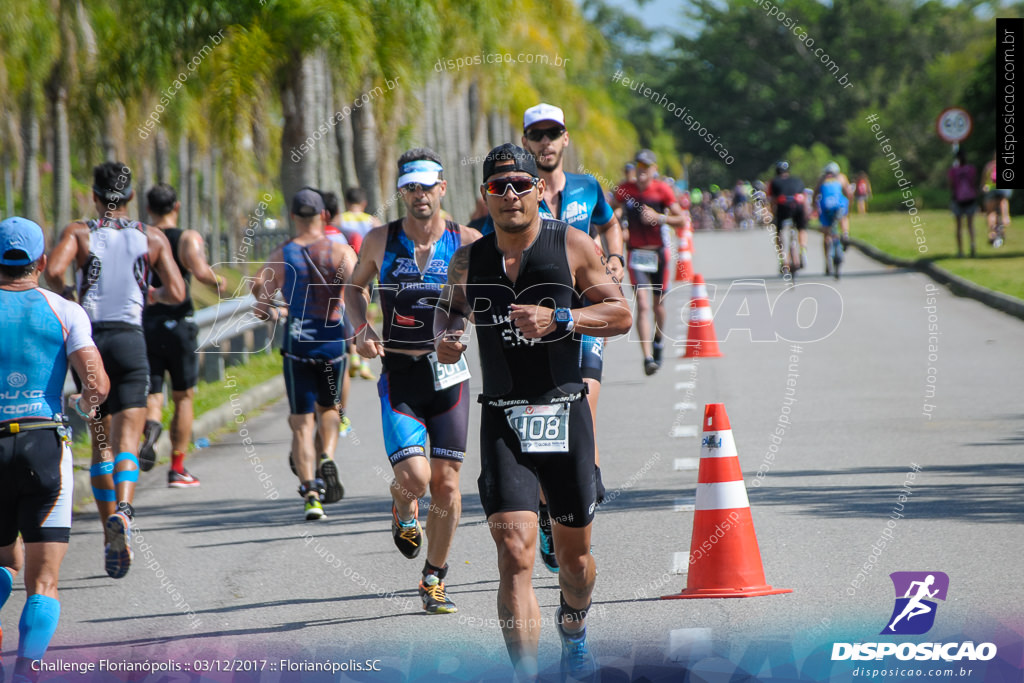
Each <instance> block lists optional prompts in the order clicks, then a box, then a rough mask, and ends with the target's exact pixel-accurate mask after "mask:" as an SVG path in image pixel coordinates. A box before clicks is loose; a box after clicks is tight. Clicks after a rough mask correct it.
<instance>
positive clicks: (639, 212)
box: [612, 149, 686, 375]
mask: <svg viewBox="0 0 1024 683" xmlns="http://www.w3.org/2000/svg"><path fill="white" fill-rule="evenodd" d="M657 171H658V167H657V163H656V158H655V156H654V152H652V151H651V150H649V149H642V150H640V151H639V152H637V155H636V182H625V183H622V184H621V185H619V186H618V187H617V188H616V189H615V197H614V198H613V201H612V206H613V207H614V208H616V209H620V208H621V209H622V210H623V215H624V218H625V222H626V223H627V229H626V230H624V233H625V234H626V236H627V237H626V244H627V246H628V248H629V261H628V266H629V280H630V282H631V283H632V284H633V286H634V287H636V301H637V315H636V330H637V334H638V335H639V336H640V348H641V349H642V351H643V354H644V373H645V374H647V375H653V374H654V373H656V372H657V371H658V368H660V367H661V356H662V351H663V349H664V344H663V343H662V330H663V329H664V327H665V302H664V299H665V295H666V294H667V293H668V285H669V284H670V283H671V279H670V277H669V264H670V263H671V258H670V253H669V226H672V227H674V226H677V225H679V226H682V225H684V224H685V223H686V213H685V212H684V211H683V209H682V207H680V206H679V202H677V201H676V195H675V192H673V191H672V188H671V187H669V186H668V184H666V183H664V182H662V181H660V180H656V179H655V175H656V174H657ZM650 290H655V292H656V294H657V295H656V296H655V297H654V304H653V308H654V333H653V335H652V334H651V319H650V311H651V307H652V306H651V296H652V294H651V291H650Z"/></svg>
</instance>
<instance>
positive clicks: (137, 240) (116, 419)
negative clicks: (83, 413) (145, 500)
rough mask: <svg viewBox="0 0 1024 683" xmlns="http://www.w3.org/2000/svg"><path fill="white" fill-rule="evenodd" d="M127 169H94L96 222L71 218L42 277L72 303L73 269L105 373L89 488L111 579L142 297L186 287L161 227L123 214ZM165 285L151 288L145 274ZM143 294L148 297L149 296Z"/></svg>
mask: <svg viewBox="0 0 1024 683" xmlns="http://www.w3.org/2000/svg"><path fill="white" fill-rule="evenodd" d="M131 183H132V180H131V170H130V169H129V168H128V167H127V166H125V165H124V164H123V163H121V162H116V161H110V162H106V163H103V164H100V165H99V166H97V167H96V168H95V169H93V187H92V190H93V195H92V196H93V202H94V203H95V207H96V213H97V214H98V215H99V216H100V218H99V220H90V221H76V222H74V223H71V224H70V225H68V226H67V227H66V228H64V231H63V232H62V233H61V236H60V239H59V240H58V241H57V245H56V246H55V247H54V248H53V251H52V252H50V257H49V263H48V264H47V266H46V280H47V282H48V283H49V285H50V287H51V288H52V289H54V290H55V291H58V292H63V293H64V294H65V296H68V297H69V298H70V295H71V294H73V290H71V291H69V290H70V288H65V282H64V273H65V272H66V271H67V269H68V267H69V266H72V265H73V266H74V267H75V270H76V271H77V272H76V279H77V282H78V285H79V288H78V292H79V294H80V296H81V303H82V306H83V308H85V310H86V313H87V314H88V316H89V319H90V320H91V321H92V324H93V340H94V341H95V342H96V346H97V347H98V348H99V351H100V356H101V357H102V358H103V365H104V367H105V368H106V370H107V373H108V375H109V376H110V384H111V387H110V395H109V396H108V398H107V400H106V402H105V403H103V404H102V405H101V406H100V407H99V415H100V418H99V419H97V420H93V421H92V422H91V423H90V425H89V426H90V429H91V431H92V469H91V472H90V473H91V475H92V489H93V497H94V498H95V499H96V507H97V508H98V509H99V512H100V518H101V519H102V520H103V522H104V531H105V550H104V552H105V562H106V570H107V574H108V575H110V576H111V578H115V579H119V578H121V577H123V576H124V575H125V574H126V573H127V572H128V568H129V567H130V566H131V559H132V552H131V546H130V540H131V528H130V523H131V519H132V516H133V514H134V510H133V509H132V506H131V503H132V500H133V498H134V494H135V482H136V481H138V477H139V461H138V451H139V437H140V436H141V435H142V428H143V425H144V423H145V421H146V397H147V395H148V393H149V363H148V361H147V358H146V340H145V336H144V335H143V332H142V308H143V306H144V305H145V303H146V301H147V298H148V299H149V300H150V301H160V302H163V303H168V304H177V303H180V302H181V301H183V300H184V298H185V282H184V280H182V278H181V273H180V272H179V271H178V268H177V266H176V265H175V263H174V255H173V254H172V253H171V245H170V243H169V242H168V241H167V237H165V236H164V234H163V233H162V232H161V231H160V230H154V229H150V230H147V229H146V226H145V225H143V224H141V223H138V222H136V221H133V220H131V219H130V218H129V217H128V210H127V206H128V203H129V202H130V201H131V200H132V197H133V196H134V195H135V193H134V192H133V190H132V188H131ZM150 268H153V269H154V270H155V271H156V273H157V274H158V275H159V276H160V280H161V281H162V282H163V286H162V287H159V288H155V289H150V288H149V269H150ZM147 294H148V296H147Z"/></svg>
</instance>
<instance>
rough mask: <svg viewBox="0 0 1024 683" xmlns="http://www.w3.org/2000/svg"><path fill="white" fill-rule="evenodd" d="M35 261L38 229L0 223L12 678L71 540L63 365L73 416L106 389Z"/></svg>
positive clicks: (3, 476)
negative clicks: (18, 581) (16, 617)
mask: <svg viewBox="0 0 1024 683" xmlns="http://www.w3.org/2000/svg"><path fill="white" fill-rule="evenodd" d="M45 265H46V257H45V256H44V255H43V230H42V228H40V227H39V226H38V225H36V224H35V223H34V222H32V221H30V220H28V219H25V218H19V217H17V216H14V217H11V218H8V219H7V220H5V221H3V222H2V223H0V329H3V333H4V338H5V341H4V343H2V344H0V608H2V607H3V606H4V603H5V602H7V598H9V597H10V595H11V590H12V588H13V586H12V584H13V581H14V577H15V575H16V574H17V573H18V571H19V570H21V569H22V567H23V566H24V569H25V593H26V594H27V596H28V597H27V599H26V600H25V607H24V608H23V609H22V612H21V621H20V623H19V631H20V638H19V640H18V658H17V660H16V662H15V665H14V678H13V680H15V681H20V680H24V681H34V680H36V678H38V671H39V665H38V664H37V662H38V660H40V659H42V658H43V655H44V654H45V653H46V649H47V647H49V645H50V640H51V639H52V638H53V634H54V632H55V631H56V629H57V620H58V619H59V617H60V602H59V601H58V600H57V597H58V596H57V580H58V574H59V573H60V565H61V561H62V560H63V559H64V554H65V553H66V552H67V549H68V540H69V538H70V534H71V499H72V492H73V488H74V478H73V475H72V462H71V444H70V441H71V434H70V432H69V431H68V428H67V423H66V421H65V420H64V417H63V415H62V413H63V412H64V408H63V406H62V405H61V404H62V400H63V396H62V394H63V389H64V379H65V375H66V374H67V368H68V364H69V362H70V364H71V365H72V366H73V367H74V369H75V371H76V372H78V374H79V376H81V377H83V378H84V383H83V387H82V395H81V396H78V397H73V401H72V403H73V405H74V407H75V409H76V410H78V412H79V414H81V415H83V417H85V416H91V415H92V413H93V407H95V406H99V405H100V404H101V403H102V402H103V401H104V400H106V397H107V391H108V390H109V388H110V382H109V380H108V379H107V375H106V373H105V372H104V370H103V361H102V360H101V359H100V353H99V351H98V350H97V348H96V345H95V344H94V343H93V341H92V336H91V326H90V324H89V318H88V317H87V316H86V314H85V311H84V310H82V308H81V306H79V305H78V304H75V303H73V302H70V301H65V300H64V299H62V298H61V297H60V295H59V294H54V293H53V292H48V291H46V290H44V289H39V274H40V273H41V272H42V270H43V268H44V267H45ZM12 341H13V342H15V343H12ZM19 534H20V535H21V539H22V541H24V547H22V545H21V543H19V541H18V535H19ZM33 666H34V668H33ZM0 678H3V667H2V666H0Z"/></svg>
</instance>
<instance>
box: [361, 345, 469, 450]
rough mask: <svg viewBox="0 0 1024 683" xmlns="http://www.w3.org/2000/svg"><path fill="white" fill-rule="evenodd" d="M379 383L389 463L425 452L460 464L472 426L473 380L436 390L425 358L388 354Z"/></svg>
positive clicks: (428, 362) (384, 359) (378, 388)
mask: <svg viewBox="0 0 1024 683" xmlns="http://www.w3.org/2000/svg"><path fill="white" fill-rule="evenodd" d="M383 366H384V372H382V373H381V374H380V379H379V380H378V381H377V395H378V396H379V397H380V414H381V424H382V425H383V428H384V447H385V448H386V449H387V452H388V461H390V463H391V466H392V467H394V466H395V465H397V464H398V463H400V462H402V461H403V460H407V459H408V458H412V457H416V456H421V455H422V456H426V455H427V439H428V438H429V439H430V457H431V458H439V459H441V460H451V461H453V462H458V463H461V462H462V461H463V459H464V458H465V456H466V437H467V432H468V430H469V400H468V398H467V394H468V393H469V380H465V381H463V382H460V383H459V384H456V385H454V386H450V387H448V388H447V389H441V390H440V391H437V390H435V389H434V374H433V372H432V371H431V367H430V361H429V360H427V358H426V357H425V356H417V357H413V356H410V355H408V354H401V353H394V352H393V353H389V354H386V355H385V356H384V358H383Z"/></svg>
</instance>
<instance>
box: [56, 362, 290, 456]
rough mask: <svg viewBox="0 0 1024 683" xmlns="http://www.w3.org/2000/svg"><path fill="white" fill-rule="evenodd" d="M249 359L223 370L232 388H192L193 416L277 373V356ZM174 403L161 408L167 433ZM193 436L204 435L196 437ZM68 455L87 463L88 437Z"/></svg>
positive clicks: (80, 438) (77, 437)
mask: <svg viewBox="0 0 1024 683" xmlns="http://www.w3.org/2000/svg"><path fill="white" fill-rule="evenodd" d="M248 358H249V360H248V362H247V363H245V364H244V365H235V366H232V367H230V368H227V373H228V374H230V375H231V376H232V378H233V381H234V382H235V386H233V387H228V386H225V382H226V380H222V381H220V382H200V383H199V386H198V387H196V396H195V400H194V401H193V408H194V410H195V416H196V417H199V416H200V415H202V414H203V413H205V412H207V411H209V410H211V409H213V408H216V407H218V406H221V405H224V404H225V403H228V402H229V401H230V397H231V394H234V393H244V392H246V391H248V390H249V389H252V388H253V387H255V386H257V385H260V384H262V383H263V382H266V381H268V380H270V379H272V378H273V377H276V376H277V375H280V374H281V356H280V354H278V353H259V354H254V355H251V356H249V357H248ZM281 392H282V394H283V393H284V385H283V384H282V386H281ZM173 406H174V404H173V403H171V404H170V405H167V404H165V405H164V409H163V415H162V418H161V421H162V422H163V425H164V431H167V430H168V429H169V428H170V425H171V417H172V416H173V414H174V409H173ZM197 436H206V435H204V434H199V435H197ZM72 452H73V453H74V457H75V459H76V460H79V459H82V460H85V461H89V460H90V458H91V457H92V451H91V448H90V446H89V435H88V434H85V433H79V434H76V435H75V441H74V443H73V444H72Z"/></svg>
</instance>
